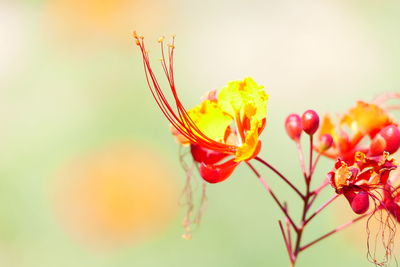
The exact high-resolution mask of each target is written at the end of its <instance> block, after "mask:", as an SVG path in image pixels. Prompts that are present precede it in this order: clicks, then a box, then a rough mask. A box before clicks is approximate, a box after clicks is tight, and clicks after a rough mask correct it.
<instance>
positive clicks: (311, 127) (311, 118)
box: [301, 109, 319, 135]
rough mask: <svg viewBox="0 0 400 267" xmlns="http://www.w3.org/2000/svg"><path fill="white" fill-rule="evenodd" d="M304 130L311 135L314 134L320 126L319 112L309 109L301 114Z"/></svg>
mask: <svg viewBox="0 0 400 267" xmlns="http://www.w3.org/2000/svg"><path fill="white" fill-rule="evenodd" d="M301 122H302V125H303V131H304V132H306V133H307V134H309V135H313V134H314V133H315V132H316V131H317V130H318V127H319V116H318V114H317V112H315V111H314V110H312V109H309V110H307V111H306V112H304V113H303V115H302V116H301Z"/></svg>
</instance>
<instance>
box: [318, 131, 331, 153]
mask: <svg viewBox="0 0 400 267" xmlns="http://www.w3.org/2000/svg"><path fill="white" fill-rule="evenodd" d="M319 141H320V146H319V149H320V150H321V151H322V152H324V151H326V150H328V149H329V148H330V147H331V146H332V144H333V138H332V135H330V134H324V135H322V136H321V137H320V138H319Z"/></svg>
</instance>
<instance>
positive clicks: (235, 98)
mask: <svg viewBox="0 0 400 267" xmlns="http://www.w3.org/2000/svg"><path fill="white" fill-rule="evenodd" d="M267 101H268V95H267V93H266V92H265V90H264V86H261V85H258V84H257V83H256V82H255V81H254V80H253V79H252V78H250V77H248V78H245V79H244V80H243V81H232V82H230V83H228V86H226V87H224V88H222V90H221V91H220V93H219V94H218V103H219V105H220V106H221V108H222V109H223V110H224V111H225V112H227V113H228V114H230V115H231V116H232V117H233V118H235V117H236V116H237V114H240V116H246V117H248V118H251V119H254V120H262V119H264V118H265V117H266V115H267Z"/></svg>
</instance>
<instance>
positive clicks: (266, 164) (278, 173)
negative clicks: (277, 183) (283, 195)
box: [254, 157, 304, 199]
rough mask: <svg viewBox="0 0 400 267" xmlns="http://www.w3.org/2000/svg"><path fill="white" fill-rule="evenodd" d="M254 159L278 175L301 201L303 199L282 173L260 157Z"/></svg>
mask: <svg viewBox="0 0 400 267" xmlns="http://www.w3.org/2000/svg"><path fill="white" fill-rule="evenodd" d="M254 159H255V160H257V161H259V162H261V163H262V164H264V165H265V166H267V167H268V168H269V169H270V170H271V171H273V172H274V173H275V174H276V175H278V176H279V177H280V178H281V179H282V180H283V181H284V182H285V183H287V184H288V185H289V186H290V187H291V188H292V189H293V190H294V191H295V192H296V193H297V194H298V195H299V196H300V197H301V198H302V199H304V196H303V194H302V193H301V192H300V191H299V189H297V188H296V187H295V186H294V185H293V184H292V183H291V182H290V181H289V180H288V179H287V178H286V177H285V176H284V175H283V174H282V173H280V172H279V171H278V170H277V169H275V168H274V167H273V166H272V165H271V164H269V163H268V162H266V161H265V160H263V159H262V158H260V157H255V158H254Z"/></svg>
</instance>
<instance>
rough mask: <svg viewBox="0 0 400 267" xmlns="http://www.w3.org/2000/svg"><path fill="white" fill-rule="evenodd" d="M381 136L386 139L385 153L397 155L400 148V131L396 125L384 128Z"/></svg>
mask: <svg viewBox="0 0 400 267" xmlns="http://www.w3.org/2000/svg"><path fill="white" fill-rule="evenodd" d="M379 134H380V135H381V136H382V137H383V138H384V139H385V141H386V147H385V151H386V152H389V154H393V153H395V152H396V151H397V150H398V149H399V147H400V130H399V128H398V127H397V126H396V125H389V126H386V127H385V128H383V129H382V130H381V131H380V132H379Z"/></svg>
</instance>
